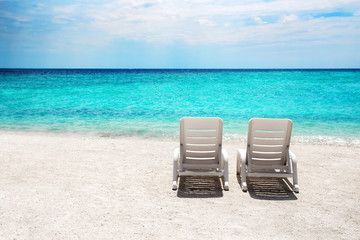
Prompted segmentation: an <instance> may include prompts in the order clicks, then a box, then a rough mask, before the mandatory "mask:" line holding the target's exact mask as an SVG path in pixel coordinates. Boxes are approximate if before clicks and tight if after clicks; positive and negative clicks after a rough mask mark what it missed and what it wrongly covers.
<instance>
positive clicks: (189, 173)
mask: <svg viewBox="0 0 360 240" xmlns="http://www.w3.org/2000/svg"><path fill="white" fill-rule="evenodd" d="M178 175H179V176H223V175H224V171H190V170H185V171H179V172H178Z"/></svg>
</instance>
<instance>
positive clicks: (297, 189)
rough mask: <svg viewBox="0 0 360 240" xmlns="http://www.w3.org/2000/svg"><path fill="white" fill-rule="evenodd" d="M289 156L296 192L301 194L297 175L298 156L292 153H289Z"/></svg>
mask: <svg viewBox="0 0 360 240" xmlns="http://www.w3.org/2000/svg"><path fill="white" fill-rule="evenodd" d="M289 155H290V159H291V165H292V171H293V188H294V192H296V193H299V182H298V174H297V161H296V155H295V154H294V153H293V152H291V151H289Z"/></svg>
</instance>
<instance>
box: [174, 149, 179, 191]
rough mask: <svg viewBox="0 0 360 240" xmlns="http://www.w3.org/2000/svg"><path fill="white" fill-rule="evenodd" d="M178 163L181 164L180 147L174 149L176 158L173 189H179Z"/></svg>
mask: <svg viewBox="0 0 360 240" xmlns="http://www.w3.org/2000/svg"><path fill="white" fill-rule="evenodd" d="M178 165H179V149H178V148H177V149H175V151H174V159H173V183H172V190H174V191H175V190H176V189H177V181H178Z"/></svg>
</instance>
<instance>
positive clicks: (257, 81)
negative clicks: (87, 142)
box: [0, 69, 360, 142]
mask: <svg viewBox="0 0 360 240" xmlns="http://www.w3.org/2000/svg"><path fill="white" fill-rule="evenodd" d="M184 116H202V117H214V116H216V117H220V118H222V119H223V120H224V135H225V137H226V138H234V139H235V138H238V137H240V138H241V137H245V136H246V133H247V124H248V121H249V119H251V118H253V117H265V118H290V119H292V120H293V122H294V129H293V136H295V137H297V139H300V140H299V141H301V139H303V140H304V139H305V140H306V141H307V140H313V141H319V140H321V141H323V140H324V139H325V140H326V141H345V142H354V141H355V142H358V141H359V139H360V70H359V69H354V70H349V69H347V70H341V69H338V70H206V69H187V70H186V69H182V70H179V69H143V70H141V69H129V70H127V69H120V70H116V69H0V130H21V131H50V132H71V133H82V134H87V133H89V134H99V135H101V136H122V135H130V136H136V135H140V136H145V137H166V138H168V137H169V138H177V137H178V132H179V120H180V118H182V117H184Z"/></svg>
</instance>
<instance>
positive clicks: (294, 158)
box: [289, 149, 296, 164]
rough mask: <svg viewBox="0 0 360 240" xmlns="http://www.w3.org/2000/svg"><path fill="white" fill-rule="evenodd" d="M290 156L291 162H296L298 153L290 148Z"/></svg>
mask: <svg viewBox="0 0 360 240" xmlns="http://www.w3.org/2000/svg"><path fill="white" fill-rule="evenodd" d="M289 156H290V160H291V162H293V163H295V164H296V155H295V153H293V152H292V151H291V150H290V149H289Z"/></svg>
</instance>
